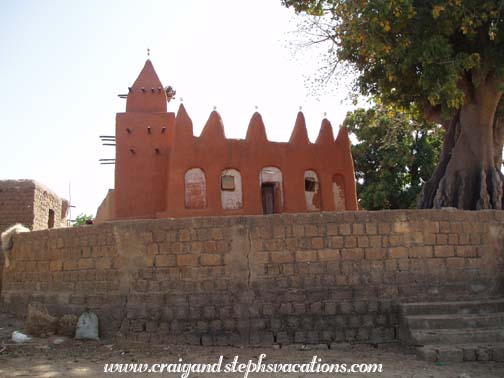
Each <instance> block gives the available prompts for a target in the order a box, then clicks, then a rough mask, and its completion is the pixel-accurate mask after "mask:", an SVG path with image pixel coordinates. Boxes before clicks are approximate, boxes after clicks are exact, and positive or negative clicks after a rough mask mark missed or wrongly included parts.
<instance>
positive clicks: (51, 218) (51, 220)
mask: <svg viewBox="0 0 504 378" xmlns="http://www.w3.org/2000/svg"><path fill="white" fill-rule="evenodd" d="M47 228H54V210H53V209H49V219H48V220H47Z"/></svg>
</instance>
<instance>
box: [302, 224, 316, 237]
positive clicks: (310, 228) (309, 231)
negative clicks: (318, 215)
mask: <svg viewBox="0 0 504 378" xmlns="http://www.w3.org/2000/svg"><path fill="white" fill-rule="evenodd" d="M304 234H305V236H306V237H310V236H318V235H319V232H318V226H316V225H313V224H307V225H305V226H304Z"/></svg>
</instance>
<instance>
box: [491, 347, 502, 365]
mask: <svg viewBox="0 0 504 378" xmlns="http://www.w3.org/2000/svg"><path fill="white" fill-rule="evenodd" d="M491 349H492V360H493V361H496V362H504V346H502V345H495V346H492V348H491Z"/></svg>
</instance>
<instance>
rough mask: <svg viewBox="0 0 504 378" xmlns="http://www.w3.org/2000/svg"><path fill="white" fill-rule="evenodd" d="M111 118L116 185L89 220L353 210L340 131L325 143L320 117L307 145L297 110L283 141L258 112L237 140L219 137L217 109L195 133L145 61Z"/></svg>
mask: <svg viewBox="0 0 504 378" xmlns="http://www.w3.org/2000/svg"><path fill="white" fill-rule="evenodd" d="M128 90H129V92H128V95H127V102H126V112H124V113H118V114H117V117H116V135H115V138H116V159H115V189H114V190H111V191H109V193H108V195H107V197H106V198H105V200H104V201H103V203H102V205H101V206H100V208H99V210H98V214H97V221H98V222H100V221H105V220H112V219H125V218H169V217H174V218H178V217H193V216H215V215H244V214H247V215H255V214H273V213H298V212H307V211H322V210H324V211H341V210H357V207H358V205H357V198H356V190H355V175H354V169H353V161H352V156H351V153H350V142H349V138H348V133H347V130H346V129H345V128H341V129H340V131H339V134H338V136H337V138H336V140H335V139H334V136H333V131H332V126H331V124H330V123H329V121H328V120H327V119H324V120H323V121H322V126H321V128H320V132H319V135H318V138H317V140H316V142H315V143H311V142H310V141H309V139H308V134H307V130H306V124H305V120H304V116H303V114H302V113H301V112H300V113H299V114H298V115H297V119H296V123H295V125H294V129H293V131H292V134H291V137H290V140H289V142H287V143H278V142H270V141H268V139H267V136H266V130H265V127H264V123H263V121H262V118H261V115H260V114H259V113H257V112H256V113H254V115H253V116H252V119H251V120H250V124H249V127H248V130H247V135H246V138H245V139H244V140H237V139H227V138H226V136H225V132H224V126H223V122H222V119H221V117H220V115H219V113H217V112H216V111H213V112H212V113H211V114H210V117H209V119H208V121H207V123H206V125H205V127H204V129H203V131H202V133H201V135H200V136H199V137H195V136H194V135H193V125H192V122H191V119H190V117H189V115H188V114H187V112H186V109H185V108H184V105H180V108H179V110H178V112H177V115H175V114H174V113H171V112H167V96H166V92H165V90H164V87H163V85H162V84H161V81H160V80H159V78H158V76H157V74H156V72H155V70H154V67H153V65H152V63H151V61H150V60H147V61H146V63H145V66H144V68H143V69H142V71H141V72H140V75H139V76H138V78H137V79H136V81H135V82H134V84H133V86H131V87H129V88H128Z"/></svg>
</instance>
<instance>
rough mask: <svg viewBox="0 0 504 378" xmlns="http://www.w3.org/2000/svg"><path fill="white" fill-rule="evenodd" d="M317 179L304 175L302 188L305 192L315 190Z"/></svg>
mask: <svg viewBox="0 0 504 378" xmlns="http://www.w3.org/2000/svg"><path fill="white" fill-rule="evenodd" d="M317 189H318V188H317V181H316V180H315V179H314V178H313V177H306V178H305V179H304V190H305V191H307V192H316V191H317Z"/></svg>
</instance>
